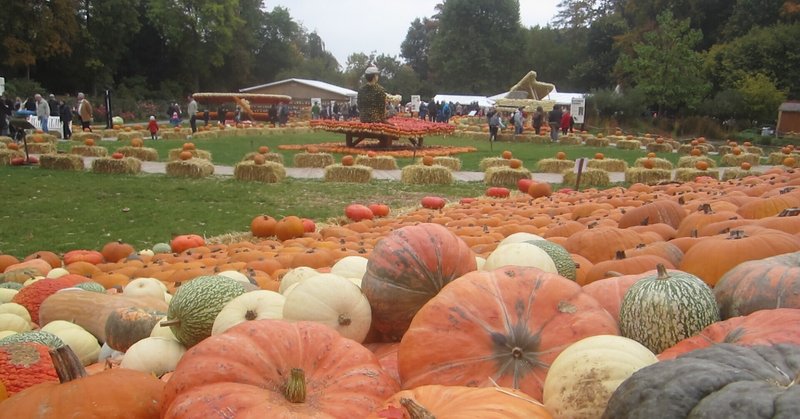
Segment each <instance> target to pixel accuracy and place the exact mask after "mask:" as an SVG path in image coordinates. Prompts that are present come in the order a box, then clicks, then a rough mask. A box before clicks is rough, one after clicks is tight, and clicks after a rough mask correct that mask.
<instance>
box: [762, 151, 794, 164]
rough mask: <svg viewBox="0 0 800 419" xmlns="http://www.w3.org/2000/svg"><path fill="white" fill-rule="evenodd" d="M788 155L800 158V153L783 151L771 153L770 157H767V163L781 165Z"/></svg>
mask: <svg viewBox="0 0 800 419" xmlns="http://www.w3.org/2000/svg"><path fill="white" fill-rule="evenodd" d="M787 157H792V158H794V159H795V160H800V154H797V153H791V154H783V153H769V157H768V158H767V164H769V165H770V166H780V165H782V164H783V160H784V159H786V158H787Z"/></svg>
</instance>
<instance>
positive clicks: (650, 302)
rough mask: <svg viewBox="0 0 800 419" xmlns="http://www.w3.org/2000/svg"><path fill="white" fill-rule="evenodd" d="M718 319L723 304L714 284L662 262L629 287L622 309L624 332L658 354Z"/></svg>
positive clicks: (620, 314) (621, 327)
mask: <svg viewBox="0 0 800 419" xmlns="http://www.w3.org/2000/svg"><path fill="white" fill-rule="evenodd" d="M717 321H719V308H718V307H717V301H716V300H715V299H714V293H713V292H712V291H711V288H709V287H708V285H706V283H705V282H703V281H702V280H701V279H700V278H698V277H696V276H694V275H692V274H689V273H686V272H675V271H672V272H669V273H667V270H666V268H665V267H664V265H661V264H659V265H658V273H657V274H656V275H651V276H646V277H644V278H642V279H640V280H639V281H637V282H636V283H635V284H633V285H632V286H631V287H630V288H629V289H628V291H627V292H626V293H625V296H624V297H623V299H622V306H621V307H620V310H619V328H620V331H621V332H622V335H623V336H625V337H627V338H630V339H633V340H635V341H637V342H639V343H641V344H642V345H644V346H646V347H647V348H648V349H650V350H651V351H653V353H656V354H658V353H661V352H662V351H663V350H665V349H667V348H669V347H671V346H672V345H674V344H676V343H678V342H680V341H681V340H683V339H686V338H688V337H690V336H694V335H695V334H697V333H698V332H700V331H701V330H703V329H704V328H705V327H706V326H708V325H710V324H711V323H714V322H717Z"/></svg>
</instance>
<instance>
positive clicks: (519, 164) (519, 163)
mask: <svg viewBox="0 0 800 419" xmlns="http://www.w3.org/2000/svg"><path fill="white" fill-rule="evenodd" d="M508 167H510V168H512V169H519V168H520V167H522V160H520V159H511V160H509V161H508Z"/></svg>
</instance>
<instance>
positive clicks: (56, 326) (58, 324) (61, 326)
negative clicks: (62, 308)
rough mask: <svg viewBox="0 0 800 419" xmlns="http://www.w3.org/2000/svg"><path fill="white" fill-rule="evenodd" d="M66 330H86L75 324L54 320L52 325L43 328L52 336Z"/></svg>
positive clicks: (48, 324)
mask: <svg viewBox="0 0 800 419" xmlns="http://www.w3.org/2000/svg"><path fill="white" fill-rule="evenodd" d="M66 329H81V330H84V329H83V328H82V327H80V326H78V325H77V324H75V323H72V322H68V321H66V320H53V321H51V322H50V323H47V324H46V325H44V326H43V327H42V330H44V331H45V332H50V333H52V334H54V335H55V334H56V333H58V332H59V331H61V330H66Z"/></svg>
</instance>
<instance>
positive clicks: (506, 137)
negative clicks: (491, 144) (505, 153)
mask: <svg viewBox="0 0 800 419" xmlns="http://www.w3.org/2000/svg"><path fill="white" fill-rule="evenodd" d="M497 141H503V142H511V141H514V133H513V132H512V133H501V134H497Z"/></svg>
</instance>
